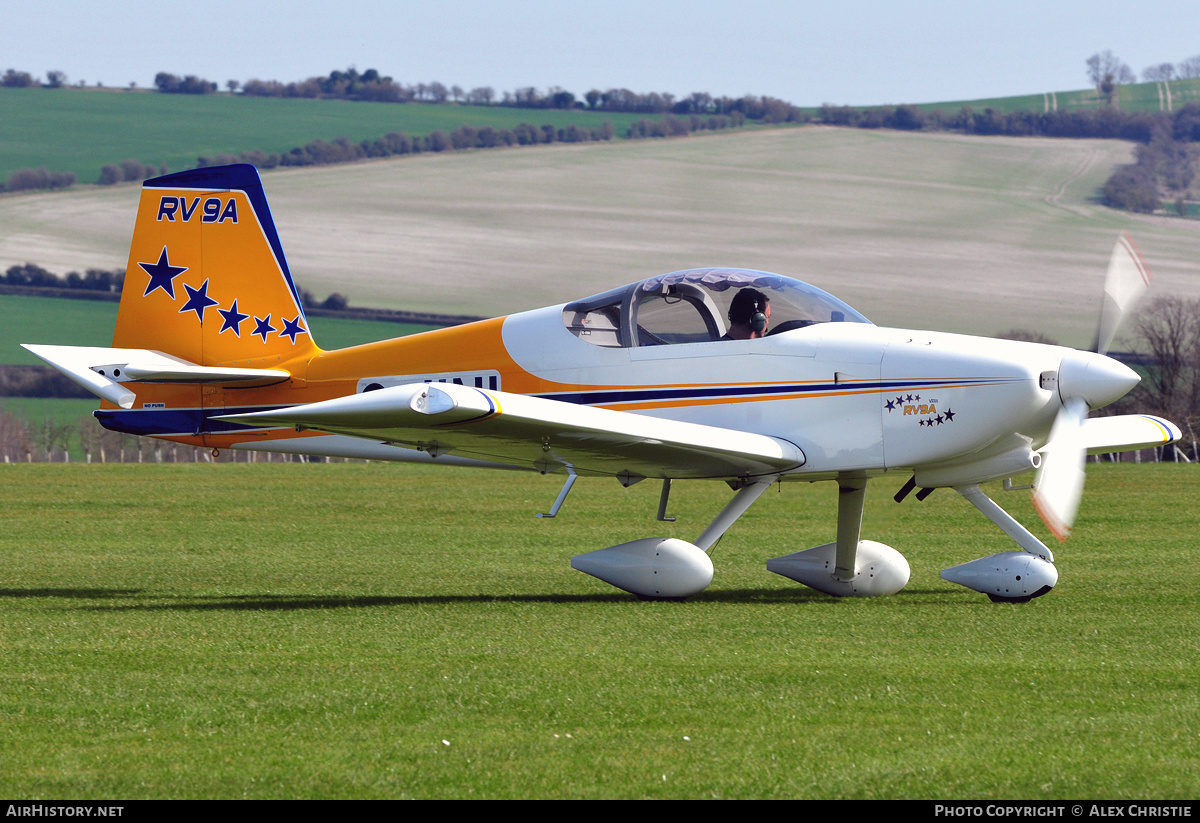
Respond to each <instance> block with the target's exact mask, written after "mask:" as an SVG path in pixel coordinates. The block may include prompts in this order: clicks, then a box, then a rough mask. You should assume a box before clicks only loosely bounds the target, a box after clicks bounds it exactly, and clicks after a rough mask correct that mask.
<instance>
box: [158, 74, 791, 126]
mask: <svg viewBox="0 0 1200 823" xmlns="http://www.w3.org/2000/svg"><path fill="white" fill-rule="evenodd" d="M154 82H155V86H156V88H158V90H159V91H162V92H166V93H172V94H210V93H212V92H215V91H216V90H217V84H216V83H213V82H211V81H208V80H204V79H201V78H197V77H193V76H191V75H188V76H187V77H184V78H179V77H177V76H175V75H173V74H169V73H166V72H159V74H158V75H157V76H156V77H155V81H154ZM225 86H226V88H227V89H228V90H229V91H230V92H231V93H233V92H237V91H238V90H239V89H240V91H241V93H242V94H244V95H247V96H250V97H296V98H308V99H316V98H320V99H327V100H358V101H367V102H388V103H432V104H439V103H451V102H453V103H466V104H469V105H475V106H491V105H498V106H507V107H511V108H518V109H579V110H586V111H599V112H605V111H607V112H623V113H633V114H674V115H676V116H686V115H691V114H696V115H703V116H708V115H732V114H734V113H737V114H740V115H741V116H742V117H744V118H746V119H749V120H760V121H765V122H773V123H784V122H795V121H797V120H800V119H802V118H803V117H804V114H803V112H802V110H801V109H799V108H798V107H796V106H794V105H792V104H791V103H789V102H787V101H786V100H780V99H778V98H775V97H769V96H763V97H759V96H756V95H752V94H747V95H744V96H742V97H714V96H713V95H711V94H708V93H706V92H694V93H692V94H690V95H688V96H687V97H681V98H677V97H676V96H675V95H673V94H670V93H668V92H648V93H638V92H634V91H630V90H629V89H625V88H620V89H618V88H611V89H607V90H604V91H601V90H600V89H591V90H590V91H588V92H587V93H585V94H584V95H583V97H582V98H577V97H576V96H575V94H574V93H573V92H570V91H567V90H566V89H563V88H561V87H559V86H551V87H550V88H548V89H546V90H544V91H543V90H541V89H537V88H535V87H533V86H526V87H523V88H519V89H515V90H513V91H506V92H503V93H502V94H500V95H497V94H496V90H495V89H494V88H492V87H491V86H479V87H477V88H474V89H471V90H470V91H467V90H464V89H463V88H462V87H461V86H457V85H452V86H446V85H445V84H443V83H441V82H438V81H433V82H431V83H415V84H410V85H404V84H401V83H397V82H396V81H394V80H393V79H392V78H391V77H387V76H384V75H381V74H380V73H379V72H378V71H377V70H376V69H367V70H366V71H364V72H362V73H359V72H358V71H357V70H356V69H354V68H348V69H346V70H345V71H341V70H338V69H335V70H334V71H331V72H330V73H329V74H328V75H326V76H323V77H309V78H308V79H307V80H300V81H295V82H289V83H283V82H280V81H278V80H259V79H258V78H252V79H250V80H247V81H246V82H244V83H240V82H239V81H237V80H229V81H227V82H226V84H225Z"/></svg>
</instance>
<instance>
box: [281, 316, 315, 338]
mask: <svg viewBox="0 0 1200 823" xmlns="http://www.w3.org/2000/svg"><path fill="white" fill-rule="evenodd" d="M307 333H308V332H307V331H306V330H305V329H304V328H302V327H301V326H300V315H298V314H297V315H296V316H295V317H293V318H292V319H291V320H284V321H283V331H281V332H280V333H279V336H280V337H286V338H287V339H289V340H291V341H292V343H293V345H294V344H295V342H296V335H298V334H307Z"/></svg>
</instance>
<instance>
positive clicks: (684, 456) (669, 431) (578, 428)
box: [219, 383, 805, 482]
mask: <svg viewBox="0 0 1200 823" xmlns="http://www.w3.org/2000/svg"><path fill="white" fill-rule="evenodd" d="M219 419H221V420H227V421H230V422H234V423H240V424H242V425H246V426H253V427H263V428H271V427H289V428H296V429H298V430H304V429H315V430H317V431H324V432H329V433H331V434H344V435H351V436H354V437H363V438H368V439H371V440H376V441H378V442H385V443H392V444H396V445H404V446H407V447H410V448H416V449H419V450H421V451H425V452H427V453H429V454H431V455H433V456H435V457H436V456H437V455H440V454H455V455H459V456H462V457H472V458H476V459H480V460H487V461H491V462H500V463H507V464H512V465H520V466H527V467H530V468H534V469H537V470H539V471H543V472H550V471H557V470H560V469H563V468H566V467H571V468H573V469H575V470H576V471H577V472H578V473H580V474H593V475H610V476H622V477H628V478H629V479H630V481H631V482H634V481H636V479H639V478H640V477H675V478H688V477H692V478H695V477H723V478H731V477H747V476H756V475H762V474H777V473H779V472H781V471H787V470H789V469H794V468H797V467H799V466H802V465H803V464H804V460H805V458H804V453H803V452H802V451H801V450H800V449H799V447H797V446H796V445H794V444H792V443H790V442H787V441H785V440H781V439H779V438H775V437H769V436H766V435H761V434H754V433H751V432H743V431H737V430H735V429H725V428H718V427H715V426H703V425H698V424H694V423H681V422H679V421H673V420H662V419H659V418H656V417H650V416H648V415H642V414H635V413H632V412H622V411H613V410H609V409H598V408H592V407H590V406H580V405H576V404H574V403H566V402H563V401H560V400H550V399H546V398H539V397H530V396H527V395H521V394H511V393H508V392H499V391H484V390H483V389H477V388H472V387H469V386H462V385H457V384H453V383H416V384H408V385H404V386H394V387H391V388H386V389H379V390H377V391H372V392H365V393H363V394H355V395H348V396H346V397H339V398H337V399H334V400H326V401H324V402H321V403H310V404H307V405H303V406H292V407H290V408H283V409H273V410H269V411H261V412H251V413H248V414H235V415H227V416H223V417H221V418H219Z"/></svg>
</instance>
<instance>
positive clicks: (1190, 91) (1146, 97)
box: [917, 77, 1200, 114]
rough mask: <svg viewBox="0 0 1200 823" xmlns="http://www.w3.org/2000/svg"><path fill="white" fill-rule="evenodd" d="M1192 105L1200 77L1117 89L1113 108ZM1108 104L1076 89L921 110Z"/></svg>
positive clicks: (1041, 108)
mask: <svg viewBox="0 0 1200 823" xmlns="http://www.w3.org/2000/svg"><path fill="white" fill-rule="evenodd" d="M1188 103H1200V78H1194V77H1193V78H1188V79H1184V80H1172V81H1170V82H1169V83H1130V84H1128V85H1123V86H1117V87H1116V91H1115V93H1114V97H1113V105H1115V106H1116V107H1117V108H1119V109H1122V110H1124V111H1174V110H1175V109H1178V108H1179V107H1181V106H1184V105H1186V104H1188ZM1106 105H1107V101H1106V100H1105V99H1104V98H1103V97H1102V96H1101V95H1100V93H1099V92H1097V91H1096V89H1075V90H1072V91H1058V92H1045V93H1043V94H1025V95H1016V96H1013V97H992V98H987V99H980V100H955V101H946V102H941V103H921V104H918V105H917V108H919V109H924V110H925V111H935V110H938V109H941V110H942V111H944V112H955V111H958V110H959V109H961V108H963V107H964V106H966V107H967V108H969V109H971V110H973V111H984V110H985V109H995V110H996V111H998V112H1000V113H1001V114H1008V113H1009V112H1014V111H1054V110H1056V109H1057V110H1059V111H1065V110H1079V109H1083V110H1092V109H1099V108H1103V107H1104V106H1106Z"/></svg>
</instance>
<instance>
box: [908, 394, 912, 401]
mask: <svg viewBox="0 0 1200 823" xmlns="http://www.w3.org/2000/svg"><path fill="white" fill-rule="evenodd" d="M912 401H913V396H912V395H911V394H910V395H909V396H908V402H909V403H911V402H912Z"/></svg>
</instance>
